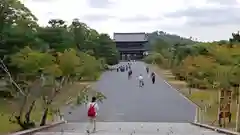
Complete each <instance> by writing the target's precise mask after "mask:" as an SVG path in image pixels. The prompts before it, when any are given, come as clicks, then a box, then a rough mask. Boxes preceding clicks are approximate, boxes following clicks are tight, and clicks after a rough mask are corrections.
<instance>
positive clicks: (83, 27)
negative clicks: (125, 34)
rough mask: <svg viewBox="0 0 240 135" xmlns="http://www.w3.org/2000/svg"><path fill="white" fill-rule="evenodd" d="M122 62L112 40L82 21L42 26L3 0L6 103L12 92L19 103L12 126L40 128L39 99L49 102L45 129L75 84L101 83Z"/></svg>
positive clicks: (0, 48) (0, 43)
mask: <svg viewBox="0 0 240 135" xmlns="http://www.w3.org/2000/svg"><path fill="white" fill-rule="evenodd" d="M118 58H119V56H118V52H117V49H116V45H115V43H114V42H113V40H112V39H111V38H110V36H109V35H107V34H104V33H99V32H97V31H96V30H94V29H92V28H90V27H89V26H87V24H85V23H82V22H81V21H80V20H79V19H73V20H72V23H71V24H70V25H68V24H67V23H66V22H65V21H64V20H62V19H51V20H49V22H48V26H46V27H41V26H39V25H38V23H37V18H36V17H35V16H34V14H32V13H31V11H30V10H29V9H28V8H27V7H25V6H24V4H23V3H21V2H20V1H18V0H1V1H0V59H1V61H0V62H1V63H0V67H1V82H5V83H6V85H5V89H3V90H1V93H0V96H1V98H2V97H3V98H6V95H5V94H4V92H9V91H6V89H7V88H8V89H10V93H11V95H12V96H13V97H14V99H15V100H16V101H17V103H18V104H19V105H18V107H19V112H15V113H14V116H13V118H14V120H12V121H13V122H14V123H17V124H18V125H19V126H21V128H23V129H28V128H31V127H34V126H35V124H36V123H35V122H34V121H32V119H31V112H32V110H33V108H34V106H36V102H37V101H38V100H42V101H43V103H44V105H43V106H44V109H43V110H42V111H43V115H42V118H41V121H40V125H45V123H46V120H47V116H48V114H49V109H50V108H51V104H52V102H53V101H54V99H55V97H56V95H58V94H59V93H60V92H61V91H63V90H65V89H64V88H65V87H68V86H69V85H71V84H72V83H73V82H75V81H81V80H84V79H86V78H87V79H88V80H96V79H97V78H98V77H99V75H100V73H101V72H102V71H103V70H104V67H105V65H112V64H117V63H118ZM2 91H3V92H2ZM39 97H40V98H39Z"/></svg>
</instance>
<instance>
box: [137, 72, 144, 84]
mask: <svg viewBox="0 0 240 135" xmlns="http://www.w3.org/2000/svg"><path fill="white" fill-rule="evenodd" d="M138 81H139V87H142V86H143V85H144V82H143V76H142V74H140V75H139V76H138Z"/></svg>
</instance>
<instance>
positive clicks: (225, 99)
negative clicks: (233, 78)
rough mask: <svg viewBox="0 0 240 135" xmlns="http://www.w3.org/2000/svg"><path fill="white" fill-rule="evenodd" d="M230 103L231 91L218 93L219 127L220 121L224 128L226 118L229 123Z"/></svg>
mask: <svg viewBox="0 0 240 135" xmlns="http://www.w3.org/2000/svg"><path fill="white" fill-rule="evenodd" d="M231 102H232V91H231V90H221V91H220V93H219V104H220V106H219V114H218V115H219V116H218V118H219V125H220V126H221V125H222V122H221V120H222V119H223V121H224V123H223V124H224V127H225V124H226V118H228V119H229V122H231Z"/></svg>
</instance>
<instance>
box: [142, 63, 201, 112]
mask: <svg viewBox="0 0 240 135" xmlns="http://www.w3.org/2000/svg"><path fill="white" fill-rule="evenodd" d="M146 64H147V63H146ZM148 65H152V64H148ZM153 66H155V65H153ZM158 68H159V67H158ZM158 76H159V77H160V78H161V79H162V80H163V82H164V83H165V84H167V85H168V86H169V87H171V88H172V89H173V90H175V91H177V92H178V93H179V95H180V96H182V97H183V98H184V99H186V100H187V101H188V102H190V103H191V104H193V105H194V106H196V107H197V108H201V107H200V106H199V105H197V104H196V103H195V102H193V101H192V100H191V99H189V98H188V97H186V96H185V95H184V94H182V93H181V92H180V90H179V89H177V88H175V87H173V86H172V85H171V84H169V83H168V81H167V80H165V79H164V78H163V77H162V76H160V75H158Z"/></svg>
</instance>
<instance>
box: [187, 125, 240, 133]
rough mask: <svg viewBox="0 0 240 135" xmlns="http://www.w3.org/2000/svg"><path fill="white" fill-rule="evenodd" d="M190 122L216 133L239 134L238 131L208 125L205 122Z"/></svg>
mask: <svg viewBox="0 0 240 135" xmlns="http://www.w3.org/2000/svg"><path fill="white" fill-rule="evenodd" d="M190 124H192V125H194V126H198V127H201V128H205V129H210V130H212V131H215V132H218V133H223V134H227V135H240V133H238V132H235V131H230V130H226V129H222V128H218V127H214V126H209V125H207V124H200V123H197V122H190Z"/></svg>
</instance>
